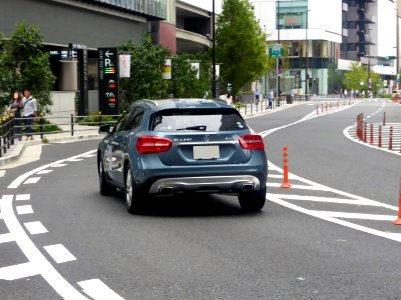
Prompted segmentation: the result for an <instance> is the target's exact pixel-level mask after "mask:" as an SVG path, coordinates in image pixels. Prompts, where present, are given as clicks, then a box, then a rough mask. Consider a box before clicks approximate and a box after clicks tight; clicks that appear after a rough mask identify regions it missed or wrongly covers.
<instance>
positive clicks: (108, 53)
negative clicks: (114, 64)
mask: <svg viewBox="0 0 401 300" xmlns="http://www.w3.org/2000/svg"><path fill="white" fill-rule="evenodd" d="M104 55H106V57H107V58H109V56H110V55H114V53H113V52H110V51H109V50H107V51H106V53H105V54H104Z"/></svg>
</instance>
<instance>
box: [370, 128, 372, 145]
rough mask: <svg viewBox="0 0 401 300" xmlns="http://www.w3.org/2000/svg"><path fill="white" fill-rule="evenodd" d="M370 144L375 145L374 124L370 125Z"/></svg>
mask: <svg viewBox="0 0 401 300" xmlns="http://www.w3.org/2000/svg"><path fill="white" fill-rule="evenodd" d="M370 144H371V145H373V123H372V124H370Z"/></svg>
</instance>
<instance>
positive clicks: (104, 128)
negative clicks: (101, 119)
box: [99, 124, 111, 134]
mask: <svg viewBox="0 0 401 300" xmlns="http://www.w3.org/2000/svg"><path fill="white" fill-rule="evenodd" d="M110 128H111V126H110V124H104V125H100V126H99V133H107V134H109V133H110Z"/></svg>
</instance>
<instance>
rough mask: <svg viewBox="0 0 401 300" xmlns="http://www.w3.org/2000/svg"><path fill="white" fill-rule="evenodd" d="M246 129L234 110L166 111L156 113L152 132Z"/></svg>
mask: <svg viewBox="0 0 401 300" xmlns="http://www.w3.org/2000/svg"><path fill="white" fill-rule="evenodd" d="M244 129H248V126H247V125H246V123H245V121H244V120H243V119H242V117H241V116H240V115H239V114H238V112H237V111H236V110H235V109H230V108H228V109H227V108H223V109H167V110H162V111H159V112H157V114H156V115H155V116H154V118H153V122H152V124H151V130H152V131H161V132H176V131H237V130H244Z"/></svg>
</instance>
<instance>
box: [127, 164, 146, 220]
mask: <svg viewBox="0 0 401 300" xmlns="http://www.w3.org/2000/svg"><path fill="white" fill-rule="evenodd" d="M124 181H125V184H124V199H125V204H126V205H127V210H128V212H129V213H131V214H140V213H141V212H142V210H143V197H142V195H141V194H140V192H139V191H138V190H137V188H136V185H135V182H134V178H133V176H132V170H131V168H130V167H129V166H127V168H126V170H125V176H124Z"/></svg>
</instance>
